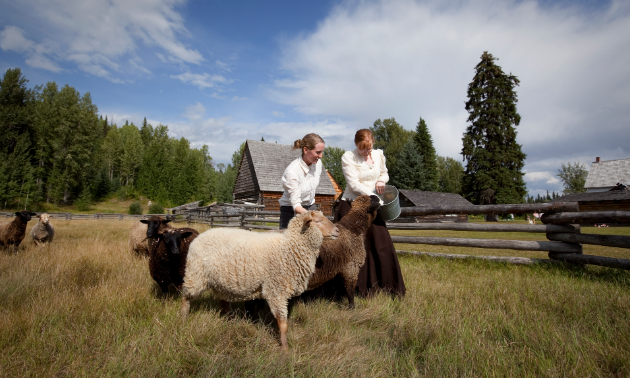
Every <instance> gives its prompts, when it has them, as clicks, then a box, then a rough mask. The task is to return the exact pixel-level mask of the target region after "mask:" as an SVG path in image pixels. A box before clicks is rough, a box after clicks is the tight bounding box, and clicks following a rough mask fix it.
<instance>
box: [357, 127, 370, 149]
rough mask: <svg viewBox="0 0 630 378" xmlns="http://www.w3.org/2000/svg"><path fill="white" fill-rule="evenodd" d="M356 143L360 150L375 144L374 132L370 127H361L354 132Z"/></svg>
mask: <svg viewBox="0 0 630 378" xmlns="http://www.w3.org/2000/svg"><path fill="white" fill-rule="evenodd" d="M354 144H355V145H356V146H357V148H359V150H367V149H370V148H372V147H373V146H374V134H372V131H370V129H361V130H359V131H357V133H356V134H354Z"/></svg>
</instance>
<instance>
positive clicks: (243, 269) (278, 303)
mask: <svg viewBox="0 0 630 378" xmlns="http://www.w3.org/2000/svg"><path fill="white" fill-rule="evenodd" d="M292 226H293V227H292ZM301 230H302V228H301V222H300V221H299V220H298V219H297V217H296V218H293V219H292V220H291V223H290V224H289V228H288V229H287V230H286V231H285V232H284V233H282V234H280V233H266V232H265V233H263V232H251V231H246V230H238V229H212V230H208V231H206V232H204V233H202V234H201V235H199V236H198V237H197V239H195V240H194V241H193V242H192V244H191V245H190V249H189V251H188V260H187V263H186V277H185V278H184V287H183V288H184V292H185V293H188V294H190V295H192V296H196V295H199V294H200V293H201V292H202V291H205V290H207V289H212V290H213V292H214V294H215V295H216V296H217V297H218V298H219V299H223V300H226V301H230V302H235V301H247V300H252V299H258V298H265V299H267V301H268V302H269V305H270V307H271V308H272V311H273V309H274V307H275V308H276V309H278V310H279V312H280V315H283V316H284V317H286V315H287V314H286V301H287V300H288V299H289V298H291V297H293V296H297V295H299V294H301V293H302V292H304V290H306V287H307V285H308V280H309V278H310V277H311V275H312V274H313V272H314V271H315V261H316V260H317V256H318V255H319V247H320V246H321V243H322V241H323V237H322V234H321V232H320V231H319V230H316V229H315V227H308V229H307V231H306V232H305V233H300V231H301ZM282 302H284V303H282Z"/></svg>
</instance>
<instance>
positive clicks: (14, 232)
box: [0, 211, 37, 252]
mask: <svg viewBox="0 0 630 378" xmlns="http://www.w3.org/2000/svg"><path fill="white" fill-rule="evenodd" d="M35 215H37V214H35V213H31V212H29V211H18V212H16V213H15V219H13V221H12V222H10V223H4V224H2V225H0V247H5V248H8V249H9V248H10V247H11V246H13V250H14V251H15V252H17V249H18V247H19V246H20V243H22V240H24V236H25V235H26V225H27V223H28V221H30V220H31V218H32V217H33V216H35Z"/></svg>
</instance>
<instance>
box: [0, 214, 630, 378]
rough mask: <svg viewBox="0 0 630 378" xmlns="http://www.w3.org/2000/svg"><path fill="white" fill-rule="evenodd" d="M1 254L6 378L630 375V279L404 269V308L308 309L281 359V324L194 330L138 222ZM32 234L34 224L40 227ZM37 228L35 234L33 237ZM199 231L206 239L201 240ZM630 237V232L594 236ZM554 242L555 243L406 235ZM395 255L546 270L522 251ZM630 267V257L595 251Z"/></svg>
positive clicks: (455, 266)
mask: <svg viewBox="0 0 630 378" xmlns="http://www.w3.org/2000/svg"><path fill="white" fill-rule="evenodd" d="M54 225H55V228H56V236H55V242H54V243H53V245H52V246H50V247H48V248H35V247H33V246H32V245H31V242H30V237H29V236H27V237H26V239H25V241H24V245H23V246H22V247H20V251H19V253H18V254H15V255H8V254H6V253H4V252H0V376H8V377H23V376H160V377H164V376H204V377H206V376H234V377H243V376H274V377H275V376H299V377H311V376H321V377H329V376H339V377H365V376H368V377H389V376H403V377H414V376H425V377H436V376H437V377H454V376H464V377H477V376H497V377H506V376H546V377H559V376H569V377H590V376H592V377H600V376H604V377H607V376H610V377H621V376H629V375H630V362H629V361H630V322H629V321H628V314H629V311H630V272H627V271H621V270H613V269H607V268H599V267H592V266H588V267H572V268H571V267H552V266H516V265H506V264H500V263H492V262H485V261H472V260H465V261H451V260H445V259H433V258H418V257H412V256H405V257H402V258H401V259H400V261H401V267H402V270H403V275H404V277H405V282H406V285H407V295H406V296H405V298H404V299H391V298H390V297H388V296H382V295H381V296H376V297H375V298H372V299H369V300H368V299H358V300H357V308H356V309H355V310H353V311H348V310H347V309H346V304H345V303H336V302H331V301H325V300H321V301H316V302H312V303H298V304H297V305H296V306H295V307H293V310H292V312H291V314H290V318H289V334H288V339H289V352H288V354H283V353H281V352H280V348H279V346H278V342H277V332H276V330H275V327H274V325H273V322H270V321H268V320H269V319H268V318H267V319H262V320H251V319H248V318H245V317H244V316H243V315H242V313H240V312H239V311H236V312H235V313H234V314H233V315H232V316H229V317H225V316H220V315H219V312H218V306H217V303H216V302H215V301H214V300H213V299H212V298H211V297H209V296H207V297H205V298H203V299H202V300H199V301H197V302H194V303H193V307H192V309H191V315H190V316H189V318H188V320H187V321H186V322H182V320H181V319H180V318H179V316H178V311H179V307H180V300H179V298H178V297H177V296H176V295H173V296H171V297H168V298H167V299H164V300H162V299H159V298H158V296H157V292H158V291H159V289H158V288H157V285H155V283H154V282H153V281H152V279H151V278H150V276H149V273H148V267H147V260H146V258H138V257H135V256H133V255H132V254H131V253H130V252H129V251H128V247H127V238H128V230H129V227H130V225H131V222H130V221H72V222H67V221H54ZM30 226H32V225H30ZM29 228H30V227H29ZM199 230H200V231H203V228H201V227H199ZM583 232H584V233H596V232H598V233H613V234H623V235H628V234H629V233H630V229H629V228H608V229H592V228H588V229H583ZM392 233H393V234H413V235H433V236H459V237H476V238H485V237H492V238H495V237H504V238H510V239H520V240H544V235H542V234H518V233H517V234H493V233H457V232H449V231H441V232H434V231H392ZM397 249H405V250H419V251H427V252H445V253H461V254H470V255H473V254H485V255H495V256H499V255H510V256H528V257H545V256H544V253H543V254H538V253H534V252H524V251H503V250H481V249H480V250H477V249H464V248H450V247H436V246H420V245H397ZM584 253H589V254H600V255H606V256H613V257H624V258H629V254H628V252H627V250H621V249H613V248H604V247H591V246H585V252H584Z"/></svg>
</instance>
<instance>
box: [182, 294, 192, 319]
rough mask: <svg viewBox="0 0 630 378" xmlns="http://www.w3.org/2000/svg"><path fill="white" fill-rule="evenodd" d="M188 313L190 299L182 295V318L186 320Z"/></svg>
mask: <svg viewBox="0 0 630 378" xmlns="http://www.w3.org/2000/svg"><path fill="white" fill-rule="evenodd" d="M189 312H190V298H188V297H187V296H186V294H184V295H182V309H181V311H180V313H181V315H182V318H183V319H184V320H186V317H187V316H188V313H189Z"/></svg>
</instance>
